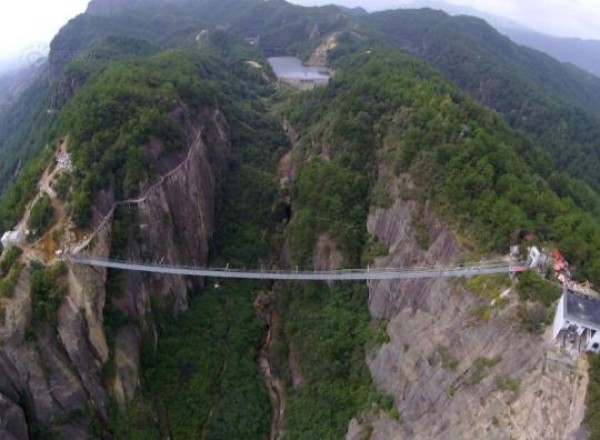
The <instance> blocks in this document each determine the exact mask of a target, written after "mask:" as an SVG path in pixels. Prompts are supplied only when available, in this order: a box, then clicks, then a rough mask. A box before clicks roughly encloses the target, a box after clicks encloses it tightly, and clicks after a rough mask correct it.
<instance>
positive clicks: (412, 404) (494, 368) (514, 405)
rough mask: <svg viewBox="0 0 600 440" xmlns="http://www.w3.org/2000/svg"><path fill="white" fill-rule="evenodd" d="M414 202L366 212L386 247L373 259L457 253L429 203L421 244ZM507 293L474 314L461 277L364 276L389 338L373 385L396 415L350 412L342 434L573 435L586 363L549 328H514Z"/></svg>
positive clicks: (391, 262) (386, 261) (419, 259)
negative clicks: (556, 344)
mask: <svg viewBox="0 0 600 440" xmlns="http://www.w3.org/2000/svg"><path fill="white" fill-rule="evenodd" d="M403 184H404V185H406V182H404V183H400V185H403ZM415 205H416V202H414V201H410V200H406V201H405V200H402V199H400V198H397V199H396V200H395V202H394V203H393V205H392V206H391V207H390V208H389V209H373V210H372V212H371V215H370V217H369V221H368V229H369V232H371V233H372V234H373V235H376V236H377V237H378V238H379V240H380V241H382V242H384V243H385V244H387V245H388V246H389V249H390V252H389V255H388V256H386V257H383V258H379V259H377V261H376V265H377V266H380V267H402V266H403V265H404V266H418V265H427V266H431V265H435V264H438V263H439V264H441V265H451V264H455V263H457V262H459V261H460V260H461V259H464V257H465V255H466V252H465V251H464V250H463V248H462V247H461V245H460V244H459V242H458V241H457V239H456V238H455V237H454V236H453V234H452V233H451V232H450V231H449V229H448V227H447V226H446V225H444V224H443V223H442V222H440V221H438V220H437V219H436V217H435V215H434V214H433V213H432V212H431V210H430V209H429V208H428V207H427V206H425V208H424V209H423V211H422V212H423V214H422V217H421V221H422V222H423V223H424V225H425V228H426V230H427V234H428V235H429V247H428V248H427V250H424V249H422V248H421V247H420V246H419V244H418V240H417V236H418V234H417V232H416V227H415V224H414V223H415V220H414V218H415V216H414V209H415ZM508 298H509V302H508V304H506V305H503V306H498V307H492V308H491V315H490V316H487V317H484V318H482V317H481V316H480V315H478V313H477V306H478V305H479V304H482V299H481V297H477V296H476V295H474V294H473V293H471V292H469V291H468V288H467V285H466V283H465V282H464V281H460V280H443V279H440V280H431V281H392V282H388V281H382V282H372V284H371V285H370V295H369V308H370V311H371V314H372V315H373V316H374V317H377V318H382V319H388V320H389V324H388V326H387V332H388V335H389V342H388V343H386V344H384V345H383V346H382V347H381V348H380V349H379V350H378V351H377V352H376V353H372V354H371V355H370V356H369V357H368V359H367V363H368V366H369V369H370V372H371V375H372V377H373V379H374V382H375V384H376V387H377V388H378V389H379V390H380V391H381V392H383V393H385V394H389V395H391V396H393V397H394V400H395V406H396V409H397V411H398V414H400V417H398V418H396V419H393V418H391V417H390V416H388V414H386V413H383V412H382V413H380V414H379V415H377V416H373V417H371V418H368V417H367V419H366V420H361V421H360V423H359V420H358V419H355V420H353V421H352V423H351V424H350V427H349V431H348V435H347V439H358V438H363V437H361V435H364V434H365V433H366V432H368V431H371V432H372V435H371V437H370V438H371V439H374V440H378V439H439V438H489V439H506V438H519V439H542V438H544V439H556V438H579V437H578V436H579V435H581V434H582V433H581V431H580V425H581V422H582V419H583V402H584V399H585V390H586V382H587V377H586V374H587V373H586V372H585V369H580V368H578V366H577V365H571V364H569V363H568V362H567V361H566V360H565V359H561V358H558V357H557V355H555V354H554V353H553V351H552V350H551V347H550V345H549V343H548V337H547V335H546V336H535V335H532V334H529V333H524V332H521V331H519V324H518V321H517V318H516V309H517V304H516V302H517V298H516V295H509V297H508ZM486 301H487V302H484V305H489V302H490V299H487V300H486Z"/></svg>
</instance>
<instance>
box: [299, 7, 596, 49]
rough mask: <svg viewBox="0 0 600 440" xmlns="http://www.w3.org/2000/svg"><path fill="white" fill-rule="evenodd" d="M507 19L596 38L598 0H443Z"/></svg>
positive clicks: (553, 32) (562, 33) (550, 31)
mask: <svg viewBox="0 0 600 440" xmlns="http://www.w3.org/2000/svg"><path fill="white" fill-rule="evenodd" d="M444 1H445V3H450V4H454V5H461V6H468V7H471V8H474V9H478V10H480V11H482V12H487V13H488V14H494V15H498V16H501V17H504V18H508V19H511V20H513V21H516V22H517V23H520V24H522V25H524V26H527V27H529V28H531V29H534V30H537V31H539V32H543V33H546V34H550V35H556V36H560V37H579V38H585V39H596V40H600V0H444ZM412 2H413V0H340V1H338V2H336V1H335V0H329V1H327V0H292V3H296V4H299V5H305V6H314V5H323V4H329V3H338V4H344V5H345V6H348V7H356V6H362V7H363V8H365V9H366V10H367V11H373V10H381V9H396V8H399V7H402V6H403V5H406V4H407V3H412Z"/></svg>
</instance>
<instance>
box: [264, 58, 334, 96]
mask: <svg viewBox="0 0 600 440" xmlns="http://www.w3.org/2000/svg"><path fill="white" fill-rule="evenodd" d="M268 61H269V64H270V65H271V68H272V69H273V72H275V75H277V78H278V79H279V82H280V83H284V84H287V85H289V86H292V87H294V88H296V89H300V90H312V89H314V88H315V87H325V86H326V85H327V84H328V83H329V70H328V69H327V68H323V67H315V66H305V65H304V64H302V62H301V61H300V60H299V59H298V58H296V57H272V58H269V59H268Z"/></svg>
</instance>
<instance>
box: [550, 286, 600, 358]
mask: <svg viewBox="0 0 600 440" xmlns="http://www.w3.org/2000/svg"><path fill="white" fill-rule="evenodd" d="M552 338H553V340H554V342H555V343H556V344H557V345H559V346H560V347H562V348H563V349H565V350H567V351H569V352H571V353H572V354H576V353H581V352H582V351H592V352H594V353H600V298H596V297H593V296H590V295H585V294H583V293H579V292H575V291H573V290H569V289H565V292H564V293H563V295H562V297H561V298H560V301H559V302H558V306H557V308H556V315H555V316H554V323H553V325H552Z"/></svg>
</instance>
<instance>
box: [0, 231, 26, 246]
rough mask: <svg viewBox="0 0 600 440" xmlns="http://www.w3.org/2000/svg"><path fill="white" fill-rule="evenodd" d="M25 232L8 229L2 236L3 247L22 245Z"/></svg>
mask: <svg viewBox="0 0 600 440" xmlns="http://www.w3.org/2000/svg"><path fill="white" fill-rule="evenodd" d="M23 239H24V237H23V232H21V231H8V232H5V233H4V235H3V236H2V240H0V242H1V243H2V248H3V249H8V248H9V247H12V246H20V245H21V244H22V243H23Z"/></svg>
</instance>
